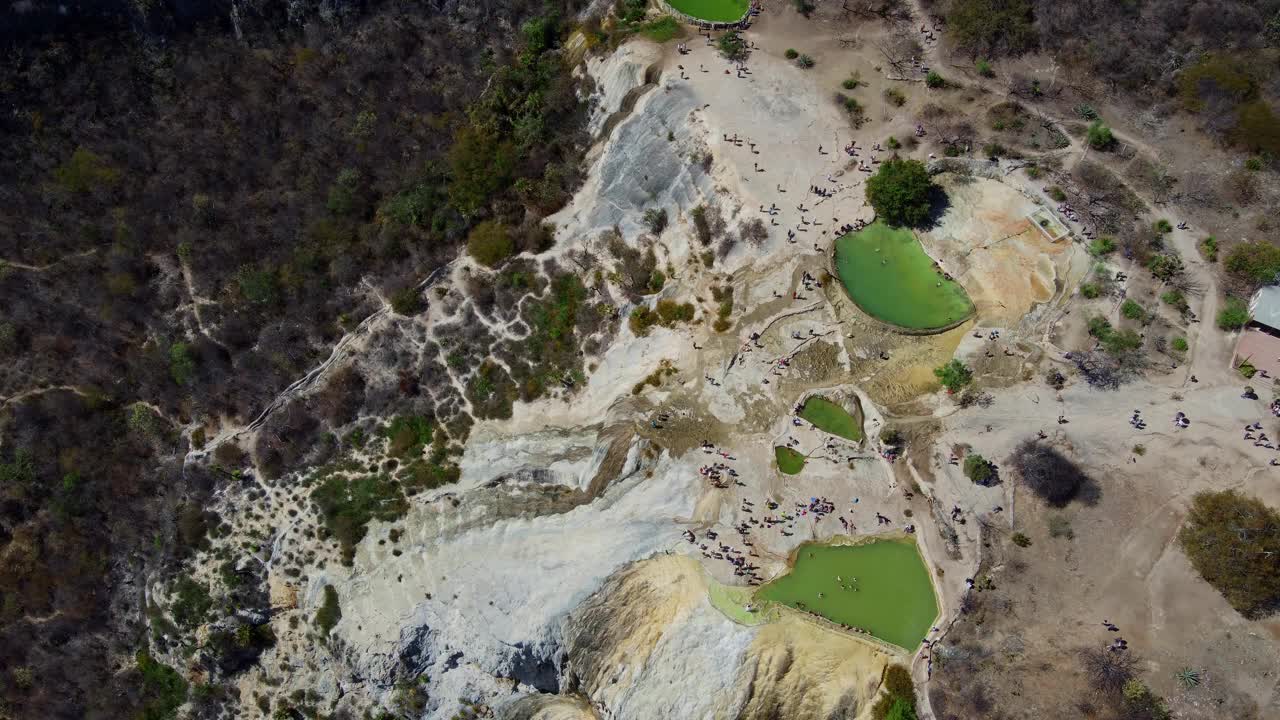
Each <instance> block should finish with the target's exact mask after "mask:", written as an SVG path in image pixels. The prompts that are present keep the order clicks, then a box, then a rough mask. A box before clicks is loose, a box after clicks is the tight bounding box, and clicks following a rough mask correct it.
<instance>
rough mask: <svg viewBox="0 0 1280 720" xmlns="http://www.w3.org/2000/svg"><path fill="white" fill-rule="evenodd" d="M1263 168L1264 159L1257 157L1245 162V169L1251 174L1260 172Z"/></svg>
mask: <svg viewBox="0 0 1280 720" xmlns="http://www.w3.org/2000/svg"><path fill="white" fill-rule="evenodd" d="M1262 167H1263V163H1262V158H1260V157H1258V156H1257V155H1255V156H1253V157H1251V158H1249V159H1248V160H1245V161H1244V169H1245V170H1248V171H1250V172H1258V171H1259V170H1261V169H1262Z"/></svg>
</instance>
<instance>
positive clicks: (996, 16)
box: [947, 0, 1036, 55]
mask: <svg viewBox="0 0 1280 720" xmlns="http://www.w3.org/2000/svg"><path fill="white" fill-rule="evenodd" d="M947 30H948V32H949V33H950V34H951V35H952V36H954V37H955V39H956V45H958V46H959V47H961V48H964V49H965V50H968V51H969V52H970V53H973V54H974V55H977V54H989V55H994V54H995V53H996V52H1000V51H1003V52H1009V53H1019V52H1023V51H1024V50H1029V49H1030V48H1031V47H1032V46H1033V45H1035V43H1036V31H1035V27H1034V26H1033V25H1032V17H1031V3H1030V2H1028V1H1027V0H956V1H955V2H954V3H952V5H951V11H950V12H948V13H947Z"/></svg>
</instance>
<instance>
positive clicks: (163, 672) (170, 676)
mask: <svg viewBox="0 0 1280 720" xmlns="http://www.w3.org/2000/svg"><path fill="white" fill-rule="evenodd" d="M134 662H135V664H136V667H137V670H138V673H139V674H140V675H141V678H142V683H141V684H142V692H143V705H142V709H141V711H140V713H139V715H138V717H139V718H140V719H141V720H170V718H173V717H175V716H176V714H177V710H178V708H179V707H180V706H181V705H182V704H183V703H184V702H186V701H187V681H186V680H184V679H183V678H182V676H181V675H179V674H178V672H177V671H176V670H174V669H173V668H171V667H169V666H168V665H165V664H164V663H162V662H160V661H158V660H156V659H155V658H153V657H151V653H149V652H147V651H146V650H139V651H138V652H137V654H136V655H135V656H134Z"/></svg>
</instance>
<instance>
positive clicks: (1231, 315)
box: [1217, 297, 1249, 330]
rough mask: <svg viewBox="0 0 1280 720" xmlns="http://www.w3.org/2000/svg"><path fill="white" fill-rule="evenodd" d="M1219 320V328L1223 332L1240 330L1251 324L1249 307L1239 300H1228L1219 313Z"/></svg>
mask: <svg viewBox="0 0 1280 720" xmlns="http://www.w3.org/2000/svg"><path fill="white" fill-rule="evenodd" d="M1217 320H1218V327H1220V328H1222V329H1223V330H1238V329H1240V328H1242V327H1244V326H1245V324H1246V323H1248V322H1249V306H1248V305H1245V303H1244V301H1243V300H1241V299H1239V298H1233V297H1231V298H1227V300H1226V302H1225V303H1224V304H1223V306H1222V309H1221V310H1219V311H1218V318H1217Z"/></svg>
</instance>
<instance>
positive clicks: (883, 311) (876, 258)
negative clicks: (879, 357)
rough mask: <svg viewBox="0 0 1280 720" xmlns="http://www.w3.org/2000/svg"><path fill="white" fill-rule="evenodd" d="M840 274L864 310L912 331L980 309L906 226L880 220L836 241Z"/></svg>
mask: <svg viewBox="0 0 1280 720" xmlns="http://www.w3.org/2000/svg"><path fill="white" fill-rule="evenodd" d="M836 273H837V274H838V275H839V276H840V282H842V283H844V287H845V289H846V290H847V291H848V292H849V297H851V298H853V301H854V302H855V303H857V305H858V307H859V308H862V311H863V312H865V313H867V314H868V315H870V316H871V317H873V318H876V319H877V320H881V321H883V322H886V323H889V324H890V325H896V326H898V327H900V328H905V329H907V330H923V331H929V330H942V329H945V328H948V327H951V326H954V325H956V324H958V323H960V322H961V321H963V320H965V319H967V318H968V317H969V316H970V315H972V314H973V311H974V307H973V302H972V301H971V300H969V295H968V294H967V293H965V291H964V288H962V287H960V283H957V282H955V281H954V280H947V279H946V278H945V277H944V276H943V275H942V273H941V272H939V271H938V270H936V269H934V267H933V260H932V259H931V258H930V257H929V256H928V255H927V254H926V253H925V251H924V248H922V247H920V241H919V240H917V239H916V236H915V235H914V234H913V233H912V232H911V231H910V230H907V229H905V228H892V227H889V226H888V225H885V224H883V223H881V222H875V223H872V224H871V225H868V226H867V227H866V228H864V229H862V230H860V231H858V232H855V233H850V234H848V235H845V236H843V237H841V238H840V239H838V240H836Z"/></svg>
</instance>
